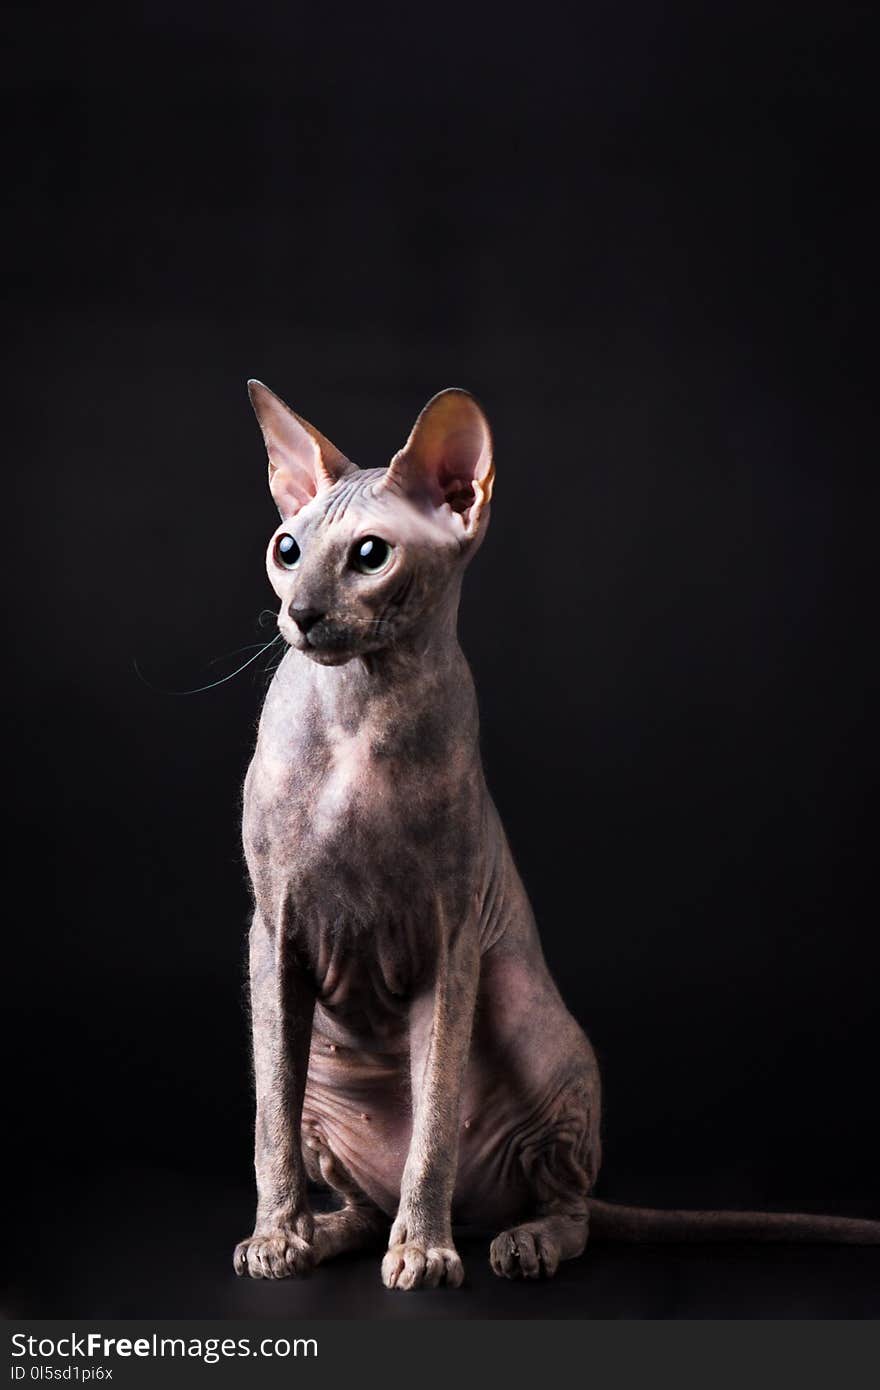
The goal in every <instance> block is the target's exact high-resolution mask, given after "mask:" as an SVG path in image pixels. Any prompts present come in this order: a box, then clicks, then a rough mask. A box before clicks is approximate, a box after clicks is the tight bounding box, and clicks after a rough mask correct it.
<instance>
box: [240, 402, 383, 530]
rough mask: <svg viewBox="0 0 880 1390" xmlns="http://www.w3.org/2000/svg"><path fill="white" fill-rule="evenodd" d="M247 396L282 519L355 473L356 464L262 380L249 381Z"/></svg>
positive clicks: (270, 486) (271, 489) (273, 494)
mask: <svg viewBox="0 0 880 1390" xmlns="http://www.w3.org/2000/svg"><path fill="white" fill-rule="evenodd" d="M248 395H249V396H250V398H251V405H252V406H253V408H254V413H255V414H256V417H257V421H258V423H259V426H260V429H261V430H262V431H263V439H264V441H265V444H266V453H267V454H268V455H269V491H270V492H271V493H272V496H273V497H274V499H275V505H276V507H277V508H278V510H279V512H280V513H281V515H282V517H284V518H285V519H286V518H287V517H289V516H295V515H296V513H297V512H298V511H299V510H300V508H302V507H304V506H305V505H306V503H307V502H311V500H312V498H313V497H315V496H317V494H318V493H319V492H321V491H323V489H325V488H328V487H332V486H333V484H334V483H335V482H337V481H338V480H339V479H340V478H344V477H345V476H346V475H347V474H349V473H356V472H357V464H355V463H352V462H351V460H350V459H347V458H346V457H345V455H344V454H341V453H340V452H339V450H338V449H337V448H336V446H335V444H331V443H330V440H329V439H325V437H324V435H323V434H321V432H320V430H316V429H315V427H314V425H310V424H309V422H308V420H303V419H302V418H301V416H299V415H297V414H295V413H294V411H292V410H291V408H290V406H289V405H285V403H284V401H283V400H282V399H281V397H280V396H276V395H275V393H274V391H270V390H269V388H268V386H264V385H263V383H262V382H261V381H249V382H248Z"/></svg>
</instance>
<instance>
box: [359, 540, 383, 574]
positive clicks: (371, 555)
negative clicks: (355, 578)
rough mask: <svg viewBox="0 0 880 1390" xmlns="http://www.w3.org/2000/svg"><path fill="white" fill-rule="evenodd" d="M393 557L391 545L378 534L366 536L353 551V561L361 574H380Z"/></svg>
mask: <svg viewBox="0 0 880 1390" xmlns="http://www.w3.org/2000/svg"><path fill="white" fill-rule="evenodd" d="M390 559H391V546H390V545H389V544H388V542H387V541H383V540H380V539H379V537H378V536H365V537H364V539H363V540H362V541H358V542H357V544H356V546H355V547H354V549H353V550H352V552H351V563H352V566H353V567H354V569H356V570H360V572H361V574H378V573H379V571H380V570H383V569H384V568H385V566H386V565H387V564H388V561H389V560H390Z"/></svg>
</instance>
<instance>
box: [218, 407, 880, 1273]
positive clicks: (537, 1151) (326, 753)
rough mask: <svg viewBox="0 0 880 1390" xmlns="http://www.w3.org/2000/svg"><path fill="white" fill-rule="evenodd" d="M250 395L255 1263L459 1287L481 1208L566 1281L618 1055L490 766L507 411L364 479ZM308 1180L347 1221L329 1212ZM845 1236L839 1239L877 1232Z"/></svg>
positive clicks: (442, 434) (647, 1216)
mask: <svg viewBox="0 0 880 1390" xmlns="http://www.w3.org/2000/svg"><path fill="white" fill-rule="evenodd" d="M251 394H252V400H253V403H254V406H255V409H256V411H257V416H258V419H259V421H260V424H261V427H262V429H263V434H264V439H265V442H266V446H267V450H268V454H269V469H270V487H271V490H272V494H273V496H274V498H275V501H276V503H277V504H278V507H279V511H280V512H281V516H282V522H281V524H280V526H279V527H278V529H277V531H276V533H275V535H274V536H273V537H272V540H271V542H270V545H269V549H268V554H267V569H268V574H269V578H270V581H271V583H272V585H273V587H274V588H275V591H276V593H277V595H278V598H279V601H280V609H279V616H278V625H279V629H280V632H281V633H282V635H283V637H284V638H285V640H286V641H287V643H288V644H289V650H288V651H287V653H286V655H285V657H284V659H283V661H282V662H281V664H280V666H279V668H278V670H277V672H276V674H275V677H274V679H273V682H272V685H271V688H270V690H269V693H268V695H267V698H266V702H265V706H264V709H263V713H262V718H261V721H260V728H259V735H258V739H257V745H256V750H255V753H254V758H253V761H252V763H251V766H250V769H249V771H248V775H247V780H246V784H245V797H244V844H245V851H246V856H247V863H248V868H249V871H250V875H251V880H252V884H253V890H254V898H255V911H254V917H253V924H252V927H251V934H250V978H251V999H252V1018H253V1034H254V1073H255V1083H256V1103H257V1114H256V1149H255V1167H256V1176H257V1191H258V1205H257V1217H256V1223H255V1227H254V1232H253V1235H252V1236H251V1237H250V1238H249V1239H248V1240H245V1241H242V1242H241V1243H240V1244H239V1246H238V1247H237V1248H236V1251H235V1257H234V1263H235V1268H236V1269H237V1271H238V1272H239V1273H247V1274H250V1275H252V1276H253V1277H255V1278H281V1277H286V1276H290V1275H297V1274H301V1273H304V1272H305V1271H307V1270H308V1269H309V1268H311V1267H312V1266H313V1265H314V1264H315V1263H317V1262H319V1261H321V1260H324V1259H327V1258H329V1257H330V1256H332V1255H335V1254H338V1253H341V1252H343V1251H347V1250H354V1249H357V1248H360V1247H362V1246H364V1245H367V1244H370V1243H376V1242H378V1241H380V1240H381V1239H383V1238H384V1237H386V1236H387V1250H386V1253H385V1257H384V1259H383V1261H382V1267H381V1268H382V1278H383V1280H384V1282H385V1284H386V1285H387V1286H388V1287H389V1288H396V1289H406V1290H409V1289H415V1288H418V1287H420V1286H433V1285H437V1284H440V1283H446V1284H448V1285H453V1286H454V1285H457V1284H460V1283H461V1281H462V1278H463V1270H462V1265H461V1261H460V1259H459V1256H458V1254H457V1252H456V1249H455V1245H454V1241H453V1235H452V1221H453V1219H456V1220H461V1221H468V1222H473V1223H478V1224H480V1225H485V1224H487V1223H492V1224H494V1225H495V1227H496V1228H498V1229H499V1231H500V1234H499V1235H498V1236H497V1238H496V1239H495V1240H494V1241H493V1242H492V1245H491V1249H490V1260H491V1264H492V1268H493V1269H494V1270H495V1271H496V1273H498V1274H500V1275H504V1276H507V1277H510V1278H514V1277H517V1278H519V1277H522V1278H535V1277H538V1276H539V1275H542V1274H543V1275H552V1274H553V1273H554V1272H555V1270H556V1268H557V1265H558V1264H559V1262H560V1260H565V1259H569V1258H572V1257H573V1256H576V1255H578V1254H580V1253H581V1251H582V1250H583V1248H584V1246H585V1243H586V1240H587V1231H588V1220H589V1217H590V1214H591V1213H592V1214H593V1217H594V1224H597V1225H599V1226H601V1227H604V1229H605V1230H606V1232H610V1231H611V1230H612V1228H613V1225H614V1218H613V1217H612V1216H610V1215H609V1210H610V1209H609V1208H607V1207H605V1206H604V1204H600V1203H595V1202H594V1201H593V1200H592V1199H591V1198H589V1195H588V1194H589V1193H590V1190H591V1188H592V1185H593V1183H594V1181H595V1178H596V1174H597V1172H598V1168H599V1158H600V1144H599V1118H600V1088H599V1076H598V1070H597V1066H596V1061H595V1058H594V1055H593V1052H592V1049H591V1047H590V1045H589V1043H588V1041H587V1039H586V1037H585V1036H584V1034H583V1032H582V1031H581V1029H580V1027H579V1026H578V1025H577V1024H576V1023H575V1021H574V1019H573V1018H572V1017H571V1015H570V1014H569V1013H568V1012H567V1010H566V1008H565V1006H564V1004H563V1002H562V1000H561V998H560V996H559V993H558V991H557V989H556V987H555V985H554V983H553V981H552V979H551V978H550V975H549V972H548V970H547V967H546V964H545V962H544V958H543V955H542V952H541V947H540V943H539V940H538V934H537V930H536V926H535V921H534V918H533V915H532V911H531V908H530V906H529V902H528V898H527V896H526V893H525V891H524V889H523V886H522V883H521V881H520V878H519V875H518V873H517V870H516V867H515V865H514V863H513V860H512V858H511V854H510V850H509V848H508V844H507V841H506V839H505V835H504V831H503V828H502V826H501V823H500V821H499V818H498V815H497V812H496V810H495V807H494V805H493V803H492V800H491V797H490V795H489V792H488V790H487V787H486V784H485V781H484V778H483V772H482V767H481V762H480V756H479V750H478V720H477V705H476V699H475V694H474V688H473V683H472V680H471V675H470V672H469V670H468V666H467V663H466V661H465V658H464V656H463V654H462V651H461V648H460V646H459V644H458V641H457V637H456V614H457V609H458V602H459V594H460V587H461V580H462V576H463V573H464V569H465V566H466V565H467V563H468V561H469V559H470V558H471V556H472V555H473V553H474V552H475V550H476V548H477V546H478V545H479V542H480V540H481V539H482V536H483V534H484V533H485V528H486V525H487V522H488V513H489V501H490V497H491V490H492V482H493V472H492V460H491V439H490V436H489V431H488V426H487V425H486V422H485V419H484V417H483V415H482V412H481V411H480V410H479V407H478V406H477V405H476V403H475V402H474V401H473V399H472V398H471V397H470V396H468V395H467V394H466V393H464V392H458V391H450V392H443V393H441V395H440V396H437V397H435V398H434V400H433V401H432V402H430V403H429V405H428V406H427V407H426V408H425V410H424V411H423V412H422V415H421V416H420V417H419V420H418V421H417V423H416V426H415V427H414V430H413V433H412V434H411V436H410V439H409V441H408V443H407V445H406V446H405V448H404V449H403V450H402V451H401V452H400V453H399V454H398V455H396V456H395V458H394V459H393V460H392V462H391V464H390V465H389V468H388V469H373V470H360V469H357V468H355V466H354V465H353V464H351V463H349V461H348V460H347V459H345V458H344V456H343V455H341V454H340V453H339V451H338V450H337V449H335V448H334V446H333V445H332V444H330V443H329V441H328V440H326V439H325V438H324V437H323V436H322V435H320V434H318V432H317V431H316V430H314V429H313V427H312V426H310V425H308V424H307V423H306V422H305V421H302V420H300V419H299V417H297V416H295V415H294V414H293V412H291V411H289V410H288V408H287V407H286V406H284V404H283V403H282V402H280V401H279V400H278V398H277V397H275V396H273V395H272V393H271V392H269V391H268V390H267V389H266V388H265V387H263V386H260V385H259V383H252V387H251ZM282 537H292V538H293V540H294V541H295V553H296V554H297V555H298V559H297V560H296V563H295V564H294V565H293V566H292V567H288V565H287V564H286V562H285V558H284V557H283V556H281V554H280V552H279V548H278V542H279V539H280V538H282ZM366 537H373V538H378V540H380V541H382V542H384V543H386V544H387V546H388V547H390V549H388V556H387V562H386V563H385V564H384V565H383V566H381V567H380V569H379V571H378V572H377V573H363V572H361V571H360V570H359V569H358V568H357V552H358V548H359V546H360V545H362V544H363V543H364V540H365V538H366ZM285 544H289V542H285ZM379 553H380V555H381V554H382V553H384V552H382V551H381V548H380V551H379ZM308 1178H311V1179H312V1180H314V1181H318V1182H322V1183H324V1184H326V1185H327V1186H328V1187H329V1188H330V1189H331V1190H332V1192H333V1193H335V1194H336V1196H337V1198H338V1201H339V1209H338V1210H336V1211H333V1212H330V1213H316V1214H312V1213H311V1212H310V1210H309V1204H308V1198H307V1190H306V1184H307V1179H308ZM745 1215H748V1214H745ZM652 1217H659V1218H661V1219H660V1224H659V1225H658V1224H657V1221H656V1220H655V1221H654V1225H653V1226H652V1225H651V1218H652ZM664 1219H665V1221H666V1225H665V1226H663V1220H664ZM700 1219H702V1221H703V1225H702V1227H700V1226H699V1225H697V1226H696V1227H695V1225H694V1222H695V1221H697V1222H699V1220H700ZM739 1219H740V1218H737V1217H727V1218H724V1217H723V1216H722V1215H721V1214H714V1215H713V1214H708V1216H704V1217H703V1218H698V1217H695V1216H693V1215H688V1216H684V1215H682V1214H680V1213H678V1214H677V1213H670V1214H656V1213H653V1214H652V1213H647V1212H642V1211H635V1210H632V1211H624V1212H623V1213H622V1222H623V1234H624V1235H625V1237H627V1238H630V1239H639V1238H650V1236H651V1235H652V1234H657V1232H658V1231H659V1232H660V1234H661V1235H663V1236H665V1237H666V1238H676V1236H679V1237H680V1236H681V1235H682V1234H687V1235H691V1236H693V1235H694V1234H695V1233H696V1234H697V1235H698V1236H699V1235H700V1234H701V1233H702V1234H703V1235H704V1236H709V1237H711V1238H719V1237H723V1236H725V1235H731V1234H733V1235H735V1234H737V1233H742V1232H743V1231H744V1230H745V1228H744V1227H742V1226H741V1225H739V1226H738V1225H737V1221H738V1220H739ZM756 1219H757V1218H756ZM777 1219H778V1220H780V1221H782V1220H787V1221H790V1222H797V1221H799V1220H804V1218H794V1217H792V1218H777ZM627 1223H628V1224H627ZM676 1223H677V1224H676ZM846 1224H847V1223H840V1222H838V1223H836V1225H835V1229H834V1233H832V1232H831V1231H830V1230H829V1231H826V1232H825V1238H831V1239H833V1238H842V1239H846V1238H852V1239H855V1238H858V1234H857V1233H856V1234H854V1233H853V1232H852V1231H850V1233H849V1236H847V1235H846V1233H844V1234H843V1235H841V1232H840V1227H841V1225H843V1226H845V1225H846ZM850 1225H851V1226H853V1227H862V1228H867V1227H871V1226H872V1223H868V1222H863V1223H850ZM389 1226H390V1230H389ZM685 1227H686V1228H687V1229H686V1230H685ZM814 1228H815V1222H814ZM762 1229H763V1228H762ZM746 1233H747V1234H754V1232H751V1231H747V1232H746ZM813 1233H814V1234H815V1233H816V1232H815V1229H813ZM876 1233H877V1228H874V1230H873V1235H872V1234H871V1232H866V1231H865V1230H862V1232H861V1236H862V1238H871V1239H876ZM792 1234H794V1235H798V1234H803V1231H802V1230H801V1228H797V1229H795V1228H794V1227H788V1228H786V1229H785V1231H784V1232H779V1231H778V1232H777V1237H776V1238H786V1236H791V1235H792ZM770 1238H772V1237H770Z"/></svg>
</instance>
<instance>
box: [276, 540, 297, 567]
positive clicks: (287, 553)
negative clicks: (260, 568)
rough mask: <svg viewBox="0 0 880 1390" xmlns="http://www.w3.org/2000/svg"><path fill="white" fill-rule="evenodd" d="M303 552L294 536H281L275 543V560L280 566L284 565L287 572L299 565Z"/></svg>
mask: <svg viewBox="0 0 880 1390" xmlns="http://www.w3.org/2000/svg"><path fill="white" fill-rule="evenodd" d="M300 554H301V551H300V548H299V546H298V545H297V543H296V541H295V540H294V539H293V536H287V535H284V536H279V537H278V539H277V541H276V542H275V559H276V560H277V561H278V563H279V565H283V566H284V568H285V569H286V570H292V569H293V568H294V566H295V565H298V564H299V557H300Z"/></svg>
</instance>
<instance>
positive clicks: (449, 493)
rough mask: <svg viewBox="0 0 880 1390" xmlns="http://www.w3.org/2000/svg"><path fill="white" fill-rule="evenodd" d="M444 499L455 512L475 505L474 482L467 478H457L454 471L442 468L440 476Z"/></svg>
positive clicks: (463, 510) (464, 510)
mask: <svg viewBox="0 0 880 1390" xmlns="http://www.w3.org/2000/svg"><path fill="white" fill-rule="evenodd" d="M439 483H440V487H441V489H442V491H443V497H444V500H445V501H446V502H447V504H448V505H449V506H450V507H451V508H452V510H453V511H454V512H466V511H468V509H469V508H470V507H472V506H473V505H474V497H475V495H476V494H475V493H474V487H473V483H472V482H469V481H468V479H467V478H457V477H456V476H455V475H454V474H453V473H449V472H447V470H446V469H441V471H440V477H439Z"/></svg>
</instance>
